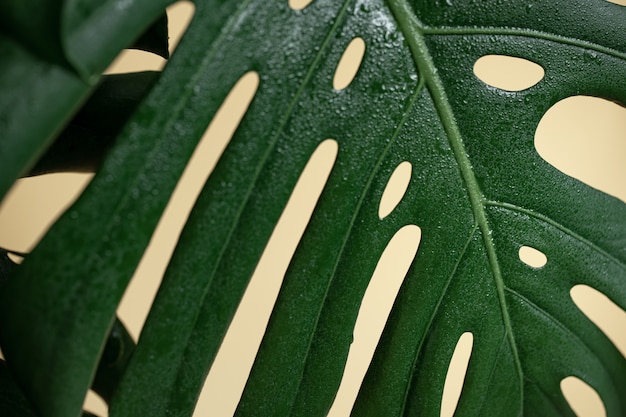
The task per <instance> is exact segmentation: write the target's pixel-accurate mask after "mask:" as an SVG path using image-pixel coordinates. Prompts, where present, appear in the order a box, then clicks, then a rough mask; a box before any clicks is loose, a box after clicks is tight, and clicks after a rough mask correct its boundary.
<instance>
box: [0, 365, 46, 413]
mask: <svg viewBox="0 0 626 417" xmlns="http://www.w3.org/2000/svg"><path fill="white" fill-rule="evenodd" d="M0 409H1V410H2V416H3V417H36V416H37V414H36V413H35V411H34V410H33V407H32V405H31V404H30V403H29V402H28V400H27V399H26V396H25V395H24V392H23V391H22V390H21V389H20V387H19V385H18V384H17V381H16V380H15V377H14V376H13V373H12V372H11V370H10V369H9V367H8V366H7V363H6V362H5V361H3V360H0Z"/></svg>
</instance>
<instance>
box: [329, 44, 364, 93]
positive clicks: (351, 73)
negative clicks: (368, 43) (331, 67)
mask: <svg viewBox="0 0 626 417" xmlns="http://www.w3.org/2000/svg"><path fill="white" fill-rule="evenodd" d="M363 55H365V41H364V40H363V39H362V38H354V39H352V41H350V44H348V47H347V48H346V50H345V51H344V52H343V55H342V56H341V59H340V60H339V64H337V69H336V70H335V76H334V77H333V88H334V89H335V90H343V89H345V88H346V87H348V86H349V85H350V83H351V82H352V80H354V77H355V76H356V73H357V72H358V71H359V68H360V67H361V62H362V61H363Z"/></svg>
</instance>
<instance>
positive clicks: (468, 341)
mask: <svg viewBox="0 0 626 417" xmlns="http://www.w3.org/2000/svg"><path fill="white" fill-rule="evenodd" d="M473 346H474V335H473V334H472V333H470V332H465V333H463V334H462V335H461V337H460V338H459V341H458V342H457V343H456V347H455V348H454V353H453V354H452V359H450V365H449V366H448V373H447V375H446V382H445V383H444V385H443V396H442V397H441V412H440V417H452V416H453V415H454V412H455V410H456V407H457V405H458V402H459V398H460V397H461V391H462V390H463V383H464V381H465V374H466V373H467V367H468V365H469V360H470V358H471V356H472V348H473Z"/></svg>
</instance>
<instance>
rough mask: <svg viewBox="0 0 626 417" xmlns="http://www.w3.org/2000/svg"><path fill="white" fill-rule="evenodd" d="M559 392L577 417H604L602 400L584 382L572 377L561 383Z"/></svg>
mask: <svg viewBox="0 0 626 417" xmlns="http://www.w3.org/2000/svg"><path fill="white" fill-rule="evenodd" d="M561 391H562V392H563V395H564V396H565V399H566V400H567V402H568V403H569V405H570V407H572V410H574V412H575V413H576V415H577V416H578V417H606V409H605V408H604V403H603V402H602V399H601V398H600V396H599V395H598V393H597V392H596V390H594V389H593V388H592V387H590V386H589V385H588V384H587V383H586V382H584V381H582V380H581V379H579V378H576V377H574V376H569V377H567V378H565V379H563V380H562V381H561Z"/></svg>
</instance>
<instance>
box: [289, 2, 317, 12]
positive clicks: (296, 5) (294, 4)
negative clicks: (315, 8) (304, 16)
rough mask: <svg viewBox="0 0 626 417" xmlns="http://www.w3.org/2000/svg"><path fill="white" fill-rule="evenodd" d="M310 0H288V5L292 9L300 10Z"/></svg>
mask: <svg viewBox="0 0 626 417" xmlns="http://www.w3.org/2000/svg"><path fill="white" fill-rule="evenodd" d="M312 2H313V0H289V7H291V8H292V9H293V10H302V9H304V8H305V7H307V6H308V5H309V4H311V3H312Z"/></svg>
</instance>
